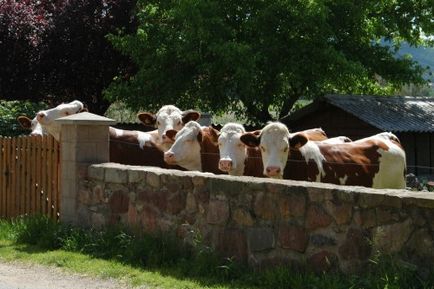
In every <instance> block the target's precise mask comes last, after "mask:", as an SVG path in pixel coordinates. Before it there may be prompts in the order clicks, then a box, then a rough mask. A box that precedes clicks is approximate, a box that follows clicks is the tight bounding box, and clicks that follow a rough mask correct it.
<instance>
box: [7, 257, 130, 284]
mask: <svg viewBox="0 0 434 289" xmlns="http://www.w3.org/2000/svg"><path fill="white" fill-rule="evenodd" d="M130 288H131V287H128V286H126V285H125V284H122V283H119V282H118V281H117V280H113V279H97V278H91V277H87V276H82V275H78V274H73V273H69V272H65V271H63V270H61V269H60V268H56V267H45V266H41V265H34V264H27V263H16V262H13V263H5V262H1V261H0V289H130Z"/></svg>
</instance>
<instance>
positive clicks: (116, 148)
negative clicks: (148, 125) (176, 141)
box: [109, 127, 182, 169]
mask: <svg viewBox="0 0 434 289" xmlns="http://www.w3.org/2000/svg"><path fill="white" fill-rule="evenodd" d="M109 137H110V161H111V162H115V163H120V164H126V165H141V166H155V167H160V168H175V169H182V168H181V167H178V166H169V165H168V164H166V163H165V162H164V152H163V151H162V150H161V149H160V148H159V147H157V146H156V145H155V143H154V142H153V138H152V136H151V135H150V134H149V133H147V132H142V131H136V130H123V129H117V128H113V127H110V128H109Z"/></svg>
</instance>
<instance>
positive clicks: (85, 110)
mask: <svg viewBox="0 0 434 289" xmlns="http://www.w3.org/2000/svg"><path fill="white" fill-rule="evenodd" d="M79 112H89V109H87V107H83V108H82V109H80V111H79Z"/></svg>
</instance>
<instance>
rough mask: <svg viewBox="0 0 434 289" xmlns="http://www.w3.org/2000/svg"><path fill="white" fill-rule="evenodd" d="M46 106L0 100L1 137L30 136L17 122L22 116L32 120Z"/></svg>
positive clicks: (28, 102) (39, 103) (40, 103)
mask: <svg viewBox="0 0 434 289" xmlns="http://www.w3.org/2000/svg"><path fill="white" fill-rule="evenodd" d="M45 107H46V105H45V104H44V103H42V102H37V103H34V102H30V101H3V100H0V136H17V135H21V134H29V131H27V130H25V129H23V128H22V127H21V126H20V124H19V123H18V121H17V117H18V116H20V115H27V116H28V117H30V118H33V116H34V115H35V114H36V112H38V111H39V110H41V109H44V108H45Z"/></svg>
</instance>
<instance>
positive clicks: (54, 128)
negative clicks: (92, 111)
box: [36, 100, 86, 140]
mask: <svg viewBox="0 0 434 289" xmlns="http://www.w3.org/2000/svg"><path fill="white" fill-rule="evenodd" d="M85 110H86V109H85V108H84V105H83V103H82V102H81V101H78V100H74V101H72V102H70V103H62V104H59V105H58V106H56V107H55V108H51V109H47V110H41V111H39V112H38V113H37V114H36V119H37V121H38V122H39V123H40V124H41V126H42V128H43V129H45V130H46V131H47V132H48V133H49V134H51V135H52V136H53V137H54V138H55V139H56V140H60V125H59V124H57V123H55V122H54V121H55V120H56V119H58V118H61V117H65V116H68V115H72V114H76V113H79V112H82V111H85Z"/></svg>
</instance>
